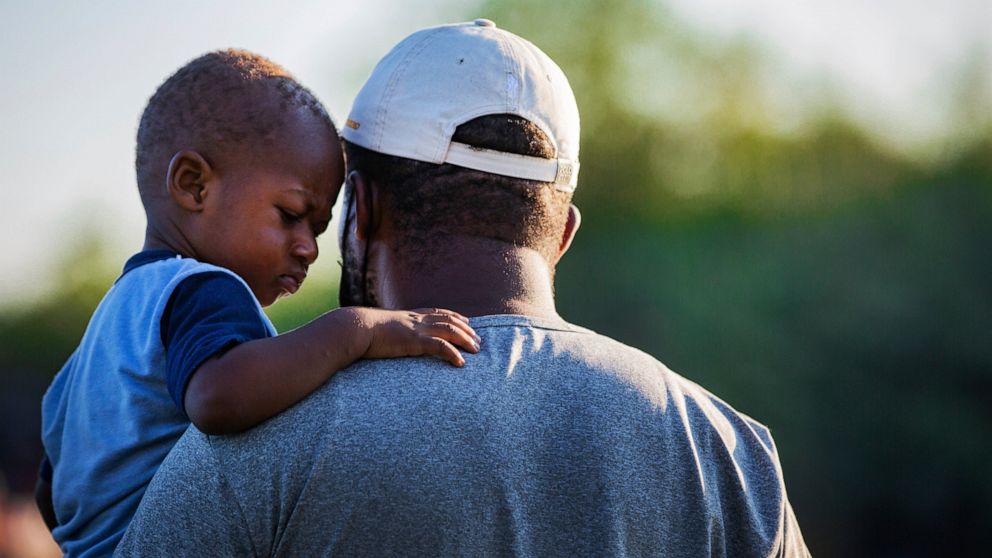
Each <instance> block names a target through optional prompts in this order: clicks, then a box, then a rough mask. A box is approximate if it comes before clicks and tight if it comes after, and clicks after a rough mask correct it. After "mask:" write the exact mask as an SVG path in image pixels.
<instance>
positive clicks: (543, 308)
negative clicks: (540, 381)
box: [372, 237, 558, 318]
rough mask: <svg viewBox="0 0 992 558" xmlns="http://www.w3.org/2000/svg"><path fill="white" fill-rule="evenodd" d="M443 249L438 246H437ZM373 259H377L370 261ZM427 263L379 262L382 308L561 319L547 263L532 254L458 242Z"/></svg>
mask: <svg viewBox="0 0 992 558" xmlns="http://www.w3.org/2000/svg"><path fill="white" fill-rule="evenodd" d="M439 244H440V243H439ZM372 257H373V258H374V257H375V256H372ZM428 259H429V261H415V262H408V261H406V260H407V258H401V259H398V258H391V257H385V258H381V259H380V261H379V262H377V263H378V264H380V265H376V266H375V267H376V268H377V269H380V270H382V273H383V276H380V277H377V278H375V282H376V283H377V284H378V285H379V287H380V288H379V289H378V291H379V295H380V297H381V300H379V301H378V302H379V305H380V306H382V307H384V308H394V309H399V308H425V307H439V308H447V309H450V310H454V311H456V312H459V313H461V314H464V315H466V316H470V317H471V316H484V315H490V314H520V315H524V316H533V317H545V318H552V317H557V316H558V314H557V312H556V310H555V302H554V288H553V286H552V281H553V277H552V273H551V270H550V268H549V266H548V262H547V260H545V259H544V257H543V256H541V255H540V254H539V253H538V252H536V251H534V250H531V249H529V248H521V247H517V246H512V245H510V244H507V243H503V242H498V241H493V240H488V239H481V238H474V237H457V238H453V239H451V240H450V241H446V242H445V243H444V244H443V247H439V248H437V249H436V250H432V252H431V254H430V256H429V258H428Z"/></svg>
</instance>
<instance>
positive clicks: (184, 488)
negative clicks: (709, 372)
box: [118, 316, 806, 556]
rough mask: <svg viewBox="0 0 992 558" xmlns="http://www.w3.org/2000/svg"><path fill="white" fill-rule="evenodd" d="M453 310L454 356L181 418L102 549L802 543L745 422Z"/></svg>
mask: <svg viewBox="0 0 992 558" xmlns="http://www.w3.org/2000/svg"><path fill="white" fill-rule="evenodd" d="M472 327H473V328H475V330H476V331H477V332H478V333H479V335H480V336H481V337H482V340H483V342H482V347H483V350H482V352H481V353H479V354H478V355H468V356H467V361H468V362H467V365H466V366H465V368H464V369H462V370H452V369H451V368H449V367H448V366H446V365H445V364H444V363H442V362H440V361H437V360H431V359H416V360H388V361H363V362H359V363H358V364H356V365H354V366H352V367H351V368H349V369H347V370H346V371H344V372H342V373H339V374H338V375H337V376H335V377H334V378H333V379H332V380H331V381H330V382H329V383H328V384H327V385H325V386H324V387H323V388H322V389H320V390H318V391H317V392H316V393H315V394H314V395H312V396H311V397H309V398H308V399H306V400H304V401H303V402H301V403H300V404H299V405H297V406H296V407H294V408H292V409H290V410H289V411H287V412H285V413H284V414H282V415H280V416H278V417H276V418H274V419H272V420H271V421H269V422H267V423H265V424H263V425H262V426H260V427H258V428H256V429H255V430H252V431H249V432H247V433H245V434H243V435H240V436H234V437H226V438H224V437H207V436H204V435H202V434H201V433H199V432H197V431H195V430H193V429H191V430H190V431H189V432H187V434H186V435H185V436H184V437H183V439H182V440H181V441H180V443H179V444H178V445H177V447H176V449H175V451H173V453H172V454H171V455H170V457H169V458H168V459H167V460H166V462H165V464H163V466H162V468H161V470H160V472H159V474H158V476H157V477H156V478H155V480H154V481H153V482H152V485H151V486H150V488H149V489H148V491H147V493H146V495H145V500H144V502H143V503H142V506H141V509H140V510H139V512H138V515H137V516H136V518H135V520H134V522H133V523H132V525H131V528H130V530H129V531H128V534H127V536H126V537H125V540H124V543H123V544H122V545H121V547H120V548H119V549H118V550H119V552H120V553H122V554H125V555H131V554H140V555H148V554H155V553H159V554H163V555H179V554H193V553H197V554H203V555H232V554H236V555H244V554H255V555H270V554H273V555H286V556H296V555H322V554H323V555H327V554H334V555H342V554H343V555H354V554H359V555H389V554H423V555H452V554H460V555H480V554H481V555H490V554H516V555H549V554H553V555H603V554H608V555H622V554H626V553H629V554H633V555H648V554H650V555H680V556H700V555H731V556H769V555H805V554H806V549H805V547H804V546H803V542H802V536H801V534H800V532H799V529H798V526H797V525H796V522H795V518H794V517H793V514H792V510H791V507H790V506H789V504H788V501H787V499H786V497H785V492H784V487H783V482H782V478H781V473H780V467H779V463H778V458H777V454H776V452H775V447H774V444H773V442H772V439H771V437H770V435H769V434H768V431H767V429H765V428H764V427H763V426H761V425H760V424H758V423H756V422H754V421H753V420H751V419H749V418H747V417H744V416H742V415H740V414H738V413H736V412H735V411H734V410H733V409H731V408H730V407H729V406H727V405H726V404H725V403H723V402H722V401H720V400H719V399H716V398H715V397H713V396H712V395H710V394H709V393H708V392H706V391H705V390H703V389H701V388H700V387H698V386H696V385H695V384H693V383H691V382H689V381H687V380H685V379H683V378H681V377H679V376H677V375H676V374H674V373H672V372H670V371H669V370H668V369H666V368H665V367H664V366H663V365H661V364H660V363H658V362H657V361H656V360H654V359H653V358H651V357H649V356H648V355H645V354H644V353H641V352H639V351H637V350H635V349H632V348H630V347H627V346H624V345H622V344H619V343H617V342H615V341H612V340H610V339H608V338H606V337H602V336H599V335H596V334H594V333H592V332H589V331H587V330H584V329H581V328H577V327H574V326H571V325H568V324H566V323H565V322H561V321H549V320H539V319H533V318H526V317H521V316H486V317H481V318H474V319H473V320H472ZM291 373H292V371H287V374H291Z"/></svg>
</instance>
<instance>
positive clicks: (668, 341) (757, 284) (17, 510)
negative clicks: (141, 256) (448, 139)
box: [0, 0, 992, 557]
mask: <svg viewBox="0 0 992 558" xmlns="http://www.w3.org/2000/svg"><path fill="white" fill-rule="evenodd" d="M359 4H360V5H359ZM475 17H488V18H490V19H493V20H495V21H496V22H497V24H498V25H499V26H501V27H503V28H506V29H509V30H511V31H514V32H516V33H517V34H520V35H522V36H524V37H526V38H528V39H530V40H531V41H533V42H534V43H536V44H537V45H539V46H540V47H542V48H543V49H544V50H545V51H546V52H547V53H548V54H550V55H551V57H552V58H554V59H555V60H556V61H557V62H558V63H559V65H560V66H561V67H562V68H563V69H564V71H565V73H566V74H567V75H568V76H569V78H570V80H571V83H572V86H573V88H574V89H575V93H576V97H577V99H578V103H579V108H580V111H581V115H582V126H583V130H582V151H581V160H582V174H581V180H580V185H579V188H578V190H577V194H576V203H577V205H579V207H580V208H581V209H582V212H583V216H584V219H583V227H582V230H581V231H580V233H579V236H578V238H577V240H576V242H575V244H573V247H572V249H571V251H570V252H569V254H568V256H567V257H566V258H565V259H564V260H563V262H562V264H561V266H560V268H559V272H558V279H557V288H558V299H559V310H560V313H561V314H562V316H563V317H565V318H566V319H569V320H571V321H574V322H576V323H579V324H582V325H585V326H588V327H590V328H592V329H595V330H597V331H599V332H601V333H604V334H607V335H610V336H613V337H615V338H617V339H620V340H621V341H624V342H626V343H628V344H631V345H635V346H637V347H639V348H642V349H644V350H645V351H647V352H649V353H651V354H652V355H654V356H656V357H657V358H659V359H660V360H662V361H663V362H665V363H667V364H668V365H669V367H671V368H673V369H674V370H676V371H678V372H680V373H681V374H683V375H684V376H686V377H688V378H690V379H692V380H695V381H697V382H698V383H700V384H702V385H703V386H705V387H707V388H708V389H710V390H711V391H712V392H714V393H715V394H716V395H718V396H720V397H722V398H724V399H726V400H727V401H729V402H731V403H732V404H733V405H734V406H736V407H737V408H738V409H740V410H742V411H744V412H746V413H748V414H749V415H751V416H753V417H755V418H756V419H757V420H759V421H761V422H764V423H765V424H767V425H769V427H770V428H771V430H772V432H773V434H774V435H775V438H776V441H777V443H778V448H779V451H780V454H781V460H782V464H783V467H784V471H785V475H786V480H787V483H788V487H789V494H790V498H791V500H792V503H793V506H794V508H795V511H796V514H797V515H798V518H799V521H800V524H801V526H802V528H803V531H804V534H805V536H806V540H807V543H808V545H809V547H810V549H811V550H812V552H813V554H814V555H818V556H881V557H887V556H892V557H896V556H899V557H904V556H937V555H940V556H968V555H972V556H977V555H979V554H980V553H981V550H980V549H982V548H984V547H986V546H988V544H989V543H990V542H992V539H990V538H989V532H990V530H992V510H990V508H989V506H988V502H990V501H992V476H990V474H989V473H990V472H992V471H990V458H992V451H990V447H992V444H990V440H992V404H990V402H992V397H990V394H992V320H990V315H992V246H990V243H992V38H990V36H992V34H990V33H989V31H990V30H992V4H990V3H989V2H987V0H914V1H910V2H906V1H905V0H902V1H899V0H876V1H874V2H862V1H858V0H833V1H832V2H822V1H812V0H791V1H789V2H786V1H784V0H779V1H776V0H655V1H651V0H627V1H623V2H621V1H612V2H602V1H601V2H593V1H582V0H571V1H557V0H546V1H540V2H538V1H528V0H494V1H489V2H485V1H474V2H473V1H459V2H454V1H440V0H438V1H425V2H417V3H416V5H414V4H413V3H404V2H400V1H398V0H396V1H390V0H373V1H369V2H363V3H355V2H344V1H340V2H320V1H316V0H315V1H310V2H305V1H300V2H284V3H279V4H278V5H276V4H275V3H268V2H261V1H243V2H233V1H228V2H210V3H202V2H192V1H186V0H174V1H171V2H168V3H140V4H138V3H124V2H107V1H99V0H97V1H94V2H87V3H70V2H33V3H26V2H25V3H16V4H15V3H13V2H7V1H2V2H0V76H2V77H0V84H2V86H0V171H2V173H0V187H2V193H3V196H4V198H6V200H7V201H6V202H5V203H3V204H0V223H2V225H0V226H2V227H3V229H2V235H0V246H2V250H3V257H4V258H3V259H4V261H5V262H6V263H5V264H4V266H3V267H2V269H0V390H2V391H0V471H2V476H0V556H11V557H12V556H48V555H53V554H56V555H57V549H54V548H53V546H52V544H51V542H50V538H48V535H47V531H46V530H45V529H44V527H43V526H41V524H40V520H39V519H38V518H37V515H36V512H35V511H34V508H33V504H32V503H31V500H30V491H31V490H32V488H33V485H34V479H35V475H36V467H37V463H38V461H39V459H40V457H41V451H42V450H41V445H40V443H39V426H40V425H39V423H40V418H39V415H40V400H41V396H42V394H43V392H44V390H45V388H46V386H47V385H48V383H49V382H50V381H51V379H52V377H53V375H54V374H55V372H56V371H57V370H58V369H59V368H60V367H61V365H62V363H63V361H64V360H65V359H66V358H67V357H68V356H69V354H70V353H71V351H72V350H73V348H74V347H75V344H76V343H77V342H78V340H79V338H80V336H81V334H82V331H83V329H84V327H85V325H86V322H87V320H88V318H89V315H90V313H91V312H92V311H93V309H94V308H95V306H96V304H97V303H98V302H99V300H100V298H101V296H102V295H103V293H104V292H105V290H106V289H107V288H108V287H109V285H110V284H111V283H112V281H113V280H114V278H115V277H116V276H117V274H118V273H119V272H120V269H121V267H122V265H123V263H124V261H125V260H126V259H127V257H128V256H129V255H131V254H132V253H134V252H136V251H138V250H139V249H140V247H141V242H142V235H143V227H144V219H143V215H142V212H141V206H140V202H139V200H138V196H137V192H136V190H135V186H134V178H133V141H134V140H133V137H134V133H135V130H136V128H137V122H138V119H139V116H140V114H141V110H142V108H143V106H144V103H145V101H146V100H147V98H148V97H149V96H150V95H151V93H152V92H153V91H154V89H155V88H156V87H157V86H158V84H159V83H161V81H162V80H164V79H165V77H166V76H167V75H168V74H170V73H171V72H173V71H174V70H175V69H177V68H178V67H179V66H181V65H182V64H184V63H185V62H186V61H188V60H189V59H192V58H194V57H196V56H197V55H199V54H202V53H203V52H205V51H208V50H213V49H217V48H224V47H229V46H234V47H242V48H248V49H250V50H254V51H257V52H260V53H262V54H265V55H267V56H269V57H270V58H272V59H273V60H275V61H276V62H278V63H280V64H283V65H285V66H286V67H287V68H288V69H290V70H291V71H293V72H294V73H295V74H296V75H297V77H299V78H300V80H301V81H302V82H303V83H305V84H307V85H308V86H309V87H310V88H311V89H312V90H314V92H315V93H316V94H317V95H318V97H320V98H321V99H322V100H323V101H324V102H325V103H326V104H327V106H328V108H329V110H330V112H331V113H332V115H333V116H334V117H335V118H336V120H337V121H338V122H339V123H340V122H341V121H342V120H343V119H344V118H345V117H346V115H347V111H348V107H349V105H350V100H351V98H352V97H353V96H354V94H355V93H356V92H357V90H358V88H359V87H360V85H361V83H362V82H363V80H364V78H365V77H366V76H367V75H368V72H369V71H370V70H371V68H372V66H373V64H374V63H375V61H376V60H378V59H379V58H380V57H381V56H382V55H383V54H384V53H385V52H386V50H388V48H389V47H390V46H391V45H392V44H394V43H395V42H397V41H398V40H399V39H401V38H402V37H404V36H405V35H407V34H409V33H410V32H412V31H414V30H415V29H418V28H420V27H424V26H427V25H434V24H438V23H444V22H452V21H460V20H468V19H472V18H475ZM332 230H333V229H332ZM332 237H333V235H328V238H325V239H323V242H322V245H321V246H322V256H321V261H320V262H318V265H317V269H316V270H314V271H313V272H311V275H310V279H309V280H308V282H307V284H306V285H305V286H304V288H303V289H302V290H301V291H300V293H299V294H297V295H296V296H294V297H292V298H290V299H287V300H285V301H282V302H280V303H278V304H276V305H275V306H274V307H272V308H271V309H270V315H271V316H272V318H273V319H274V321H275V322H276V324H277V326H278V327H279V329H280V331H285V330H288V329H291V328H293V327H295V326H297V325H299V324H301V323H304V322H305V321H307V320H309V319H310V318H312V317H314V316H316V315H318V314H320V313H322V312H324V311H326V310H327V309H329V308H330V307H331V306H332V305H333V304H334V303H335V301H336V292H337V278H338V272H337V266H336V264H335V261H336V258H337V253H336V252H337V251H336V247H335V245H334V238H332Z"/></svg>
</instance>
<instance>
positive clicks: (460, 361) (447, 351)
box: [420, 337, 465, 368]
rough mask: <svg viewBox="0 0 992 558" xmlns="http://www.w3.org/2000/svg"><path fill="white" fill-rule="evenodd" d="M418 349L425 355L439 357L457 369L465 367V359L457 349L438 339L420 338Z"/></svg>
mask: <svg viewBox="0 0 992 558" xmlns="http://www.w3.org/2000/svg"><path fill="white" fill-rule="evenodd" d="M420 348H421V349H422V350H423V351H424V354H426V355H433V356H436V357H439V358H441V359H443V360H446V361H448V362H450V363H451V364H453V365H455V366H457V367H459V368H461V367H462V366H465V359H464V358H463V357H462V354H461V353H459V352H458V349H456V348H455V346H454V345H452V344H451V343H448V342H447V341H445V340H444V339H441V338H440V337H421V338H420Z"/></svg>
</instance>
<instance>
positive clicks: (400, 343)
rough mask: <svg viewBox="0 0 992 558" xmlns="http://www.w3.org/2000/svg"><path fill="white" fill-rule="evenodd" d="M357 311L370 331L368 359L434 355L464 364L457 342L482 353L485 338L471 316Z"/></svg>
mask: <svg viewBox="0 0 992 558" xmlns="http://www.w3.org/2000/svg"><path fill="white" fill-rule="evenodd" d="M353 310H354V311H356V312H357V313H358V314H359V316H360V318H361V321H362V323H363V325H364V326H365V327H368V331H369V332H370V341H369V348H368V350H367V351H366V352H365V354H364V355H363V357H364V358H390V357H402V356H420V355H433V356H436V357H440V358H442V359H444V360H446V361H448V362H450V363H451V364H454V365H455V366H464V365H465V359H464V358H463V357H462V355H461V353H459V352H458V349H456V348H455V345H457V346H459V347H461V348H462V349H465V350H466V351H469V352H471V353H477V352H479V342H480V341H481V340H480V339H479V336H478V335H476V334H475V331H473V330H472V327H471V326H469V325H468V318H466V317H465V316H462V315H461V314H458V313H455V312H452V311H450V310H442V309H439V308H418V309H416V310H382V309H378V308H353Z"/></svg>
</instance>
